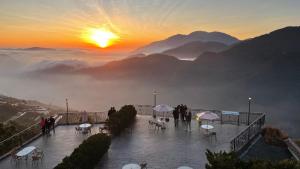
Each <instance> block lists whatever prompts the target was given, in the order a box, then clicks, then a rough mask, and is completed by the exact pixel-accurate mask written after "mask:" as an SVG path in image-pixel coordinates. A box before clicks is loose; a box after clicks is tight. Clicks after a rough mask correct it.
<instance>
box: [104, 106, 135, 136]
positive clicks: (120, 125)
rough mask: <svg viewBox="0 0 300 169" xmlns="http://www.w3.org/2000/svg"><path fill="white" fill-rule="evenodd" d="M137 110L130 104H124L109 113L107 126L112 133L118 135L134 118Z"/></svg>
mask: <svg viewBox="0 0 300 169" xmlns="http://www.w3.org/2000/svg"><path fill="white" fill-rule="evenodd" d="M136 114H137V111H136V110H135V108H134V106H132V105H125V106H123V107H122V108H121V109H120V110H119V111H117V112H114V113H112V114H110V116H109V119H108V123H107V125H108V127H109V130H110V132H111V133H112V134H114V135H118V134H120V133H121V132H122V131H123V130H124V129H126V128H127V127H129V126H130V125H131V124H132V123H133V122H134V120H135V117H136Z"/></svg>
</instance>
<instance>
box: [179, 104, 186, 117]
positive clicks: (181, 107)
mask: <svg viewBox="0 0 300 169" xmlns="http://www.w3.org/2000/svg"><path fill="white" fill-rule="evenodd" d="M179 111H180V117H181V120H182V121H185V119H184V118H185V112H184V107H183V105H182V104H181V105H180V107H179Z"/></svg>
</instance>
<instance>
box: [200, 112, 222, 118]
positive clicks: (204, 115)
mask: <svg viewBox="0 0 300 169" xmlns="http://www.w3.org/2000/svg"><path fill="white" fill-rule="evenodd" d="M196 116H197V119H201V120H216V119H218V118H219V116H218V115H217V114H216V113H213V112H210V111H205V112H201V113H197V114H196Z"/></svg>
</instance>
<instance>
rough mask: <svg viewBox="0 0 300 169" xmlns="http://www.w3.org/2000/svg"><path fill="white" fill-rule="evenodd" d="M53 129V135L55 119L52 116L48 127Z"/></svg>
mask: <svg viewBox="0 0 300 169" xmlns="http://www.w3.org/2000/svg"><path fill="white" fill-rule="evenodd" d="M49 128H52V129H53V133H55V119H54V117H53V116H50V127H49Z"/></svg>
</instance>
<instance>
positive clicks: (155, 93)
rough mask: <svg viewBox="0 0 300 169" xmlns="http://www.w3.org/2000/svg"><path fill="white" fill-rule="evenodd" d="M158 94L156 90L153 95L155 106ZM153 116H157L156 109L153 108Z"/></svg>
mask: <svg viewBox="0 0 300 169" xmlns="http://www.w3.org/2000/svg"><path fill="white" fill-rule="evenodd" d="M157 95H158V93H157V91H156V90H154V92H153V96H154V104H153V107H155V106H156V96H157ZM152 116H153V117H156V114H155V111H154V110H153V113H152Z"/></svg>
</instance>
